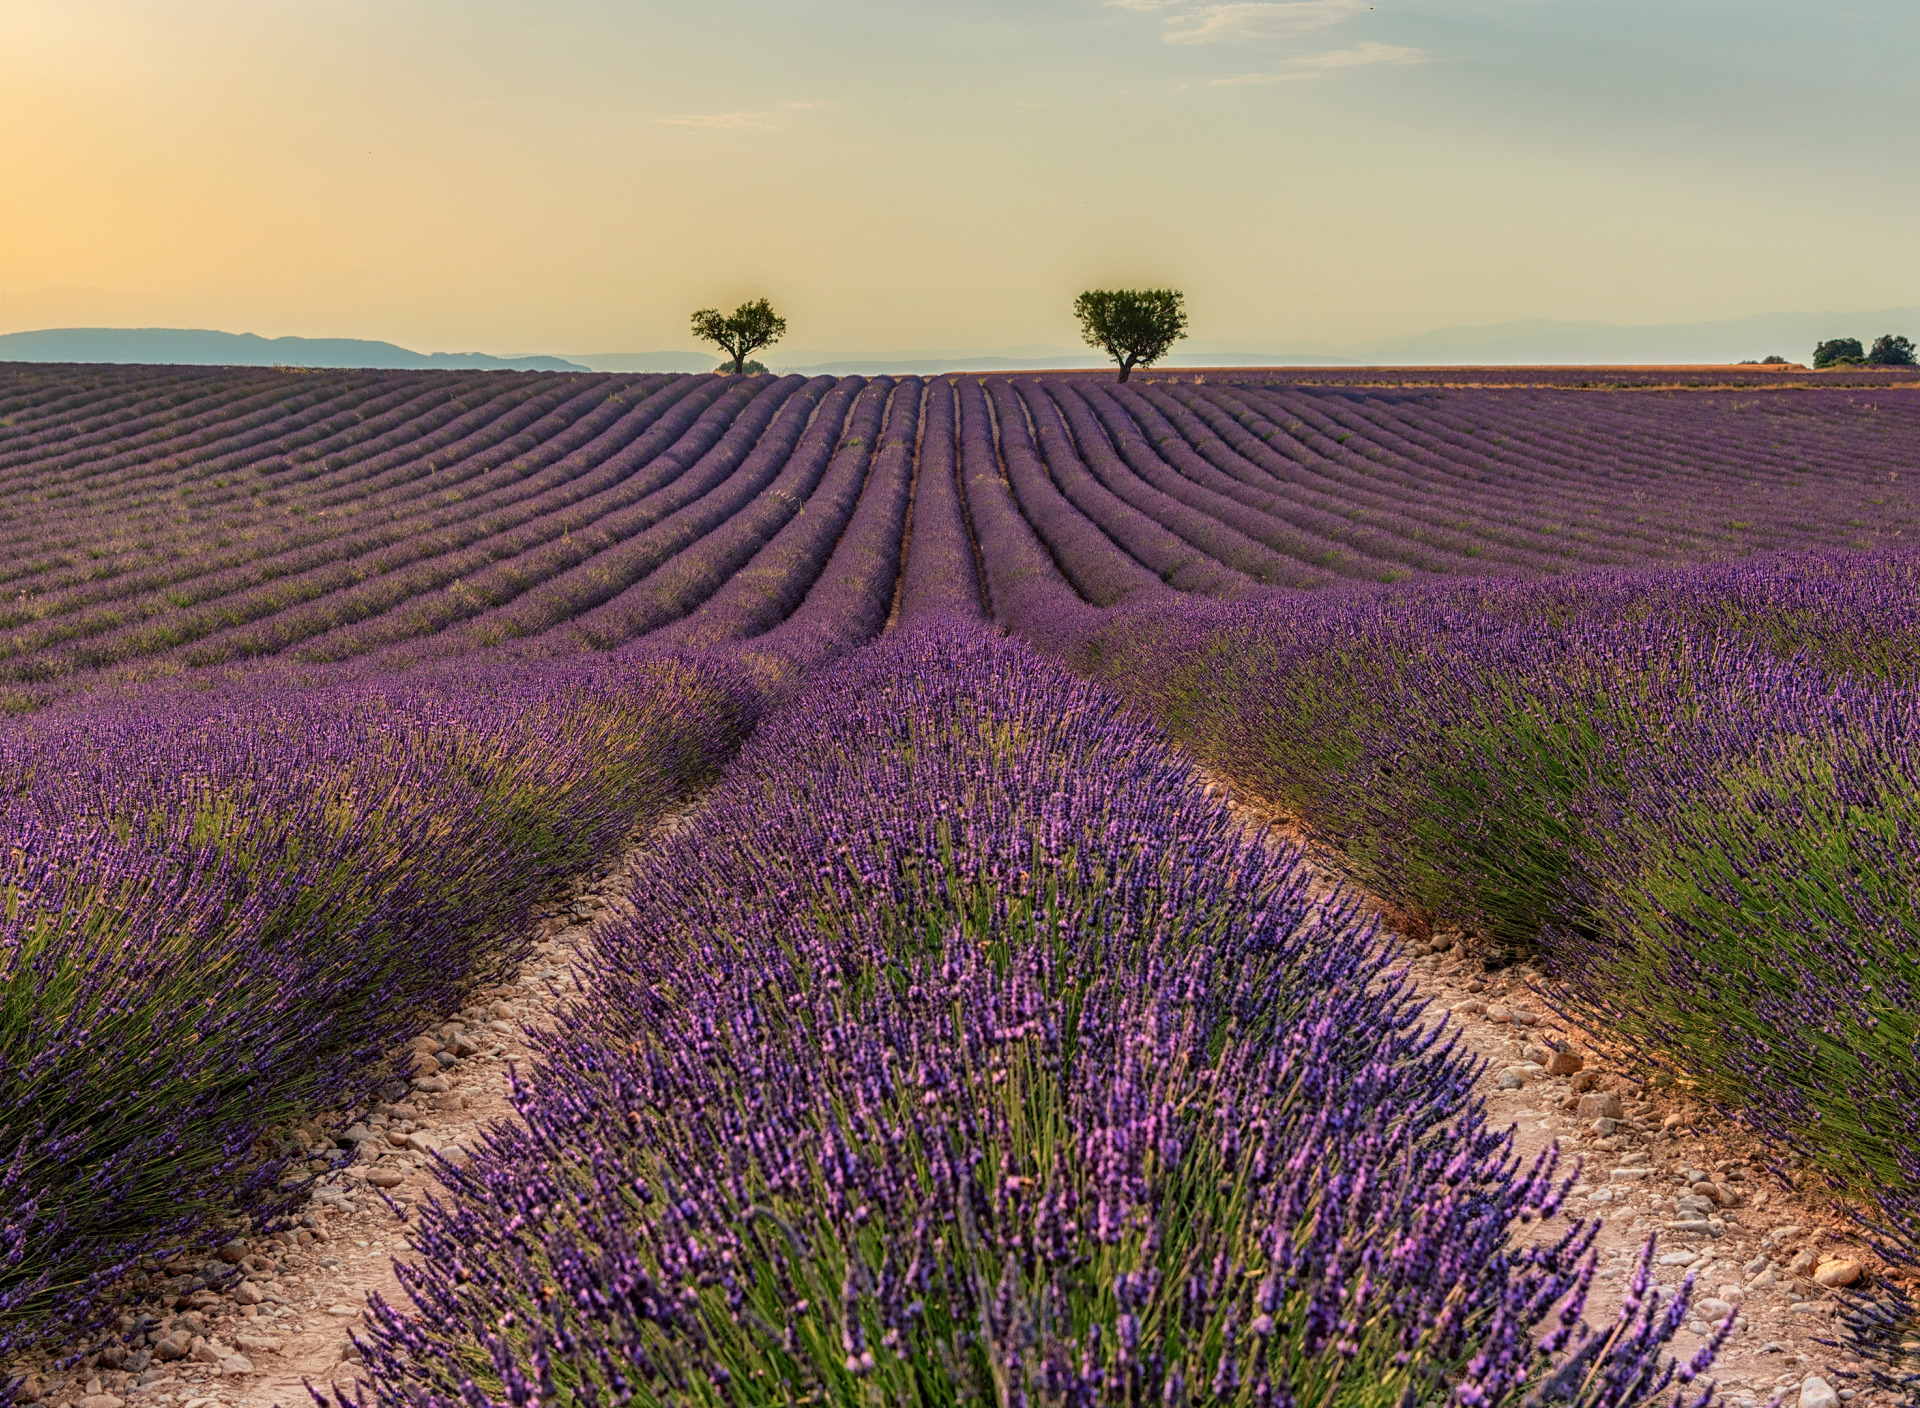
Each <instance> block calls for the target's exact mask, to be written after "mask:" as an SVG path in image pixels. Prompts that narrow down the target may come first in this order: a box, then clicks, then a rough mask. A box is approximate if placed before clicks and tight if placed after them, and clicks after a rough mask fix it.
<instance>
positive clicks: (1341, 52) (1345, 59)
mask: <svg viewBox="0 0 1920 1408" xmlns="http://www.w3.org/2000/svg"><path fill="white" fill-rule="evenodd" d="M1426 61H1427V51H1426V50H1425V49H1415V48H1412V47H1410V46H1408V45H1406V44H1381V43H1378V42H1376V41H1375V40H1372V39H1363V40H1361V41H1360V42H1359V43H1358V44H1355V45H1353V46H1352V47H1351V48H1347V49H1332V50H1329V51H1328V52H1327V53H1324V54H1315V55H1313V56H1312V57H1311V58H1305V59H1291V60H1289V61H1288V62H1290V63H1295V64H1299V65H1300V66H1301V67H1303V68H1316V69H1323V70H1324V69H1331V68H1364V67H1365V66H1366V65H1368V64H1423V63H1425V62H1426Z"/></svg>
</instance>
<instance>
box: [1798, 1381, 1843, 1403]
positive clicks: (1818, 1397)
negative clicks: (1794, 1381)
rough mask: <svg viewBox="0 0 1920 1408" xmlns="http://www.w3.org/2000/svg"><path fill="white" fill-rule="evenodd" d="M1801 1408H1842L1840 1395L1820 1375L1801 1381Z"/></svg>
mask: <svg viewBox="0 0 1920 1408" xmlns="http://www.w3.org/2000/svg"><path fill="white" fill-rule="evenodd" d="M1800 1408H1840V1395H1839V1394H1837V1393H1835V1392H1834V1391H1833V1385H1831V1384H1829V1383H1828V1382H1827V1381H1826V1380H1825V1379H1823V1378H1821V1377H1820V1376H1819V1375H1818V1374H1809V1375H1807V1377H1806V1378H1804V1379H1802V1380H1801V1381H1800Z"/></svg>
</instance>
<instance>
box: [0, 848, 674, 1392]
mask: <svg viewBox="0 0 1920 1408" xmlns="http://www.w3.org/2000/svg"><path fill="white" fill-rule="evenodd" d="M644 849H645V845H644V842H643V840H642V839H641V838H635V839H634V842H633V844H632V845H631V847H630V849H629V850H628V852H627V853H626V854H625V855H624V856H622V857H621V859H620V861H619V862H618V863H617V864H615V865H613V866H611V867H610V868H608V869H607V870H606V871H605V872H604V873H603V874H601V875H600V876H598V877H597V878H596V879H594V880H592V881H586V880H583V881H581V882H579V883H577V884H576V885H574V886H573V887H571V893H570V894H569V896H568V897H567V898H565V899H564V900H561V901H558V902H556V903H553V904H549V905H546V906H543V907H542V909H541V911H539V914H540V917H539V919H538V923H539V933H540V943H539V945H538V947H537V949H536V951H535V954H534V956H533V958H532V959H531V960H530V961H529V962H528V963H527V964H526V966H525V967H524V968H523V969H522V971H521V973H520V975H519V977H518V978H517V979H516V980H515V981H514V982H511V983H507V984H503V985H500V986H498V987H493V988H489V989H487V990H485V991H484V992H480V993H476V994H474V995H473V998H472V1000H471V1002H470V1003H469V1005H468V1006H467V1007H466V1008H464V1009H463V1010H462V1011H460V1012H456V1013H450V1014H448V1015H447V1017H446V1019H445V1020H443V1021H438V1022H434V1023H431V1024H427V1025H425V1026H424V1029H423V1031H422V1033H421V1035H420V1036H419V1037H418V1038H417V1039H416V1040H415V1043H414V1047H415V1054H414V1058H413V1059H414V1073H413V1076H412V1078H411V1079H410V1080H408V1081H407V1082H405V1083H404V1084H396V1085H395V1086H393V1087H390V1088H389V1089H387V1090H386V1091H383V1092H382V1094H384V1095H386V1096H388V1097H389V1098H388V1099H386V1100H383V1101H381V1102H379V1103H377V1104H371V1105H369V1106H367V1107H366V1108H365V1109H362V1110H357V1111H352V1112H346V1116H350V1117H336V1119H335V1120H333V1121H331V1122H330V1123H329V1128H330V1129H331V1131H332V1133H331V1135H329V1134H328V1133H325V1132H323V1131H322V1130H321V1129H319V1128H318V1127H313V1128H309V1129H305V1130H301V1131H296V1132H294V1134H293V1136H292V1137H296V1138H300V1139H302V1140H304V1141H305V1142H306V1144H307V1145H308V1147H309V1149H310V1151H311V1152H312V1153H313V1154H315V1155H316V1156H318V1157H317V1158H316V1160H315V1161H313V1162H311V1163H310V1164H309V1165H308V1167H309V1169H310V1170H311V1171H313V1172H315V1173H321V1174H322V1175H323V1176H322V1177H321V1178H320V1179H319V1181H318V1182H317V1183H316V1185H315V1187H314V1190H313V1192H312V1195H311V1198H310V1201H309V1202H308V1204H307V1207H306V1210H305V1212H304V1213H303V1215H302V1216H301V1218H300V1224H301V1225H300V1227H299V1228H298V1229H296V1230H294V1231H290V1232H281V1233H278V1234H276V1235H274V1236H271V1237H256V1238H248V1239H242V1240H236V1241H234V1242H232V1243H230V1244H229V1245H227V1246H225V1247H222V1248H221V1249H220V1251H219V1253H218V1254H217V1256H215V1257H212V1258H208V1257H204V1256H199V1257H183V1258H178V1259H176V1260H174V1261H171V1262H167V1263H165V1264H164V1265H158V1264H156V1265H153V1266H151V1267H150V1268H148V1271H147V1276H148V1279H149V1281H150V1282H151V1283H153V1290H152V1291H150V1292H149V1294H148V1296H147V1297H146V1299H145V1300H144V1301H142V1302H141V1303H137V1304H134V1305H130V1306H129V1307H128V1309H127V1312H126V1313H125V1314H124V1315H123V1316H122V1317H121V1319H120V1322H119V1325H118V1326H117V1327H116V1330H115V1332H114V1333H113V1334H112V1335H111V1336H110V1337H109V1339H110V1341H111V1343H109V1344H108V1345H107V1347H106V1348H104V1349H103V1350H99V1351H96V1352H94V1353H90V1354H87V1355H86V1356H85V1357H84V1358H83V1359H82V1360H81V1361H80V1363H79V1364H78V1365H76V1366H74V1367H72V1368H70V1369H68V1370H66V1371H64V1372H63V1371H59V1370H56V1369H54V1368H53V1367H51V1366H49V1365H47V1364H45V1363H42V1364H38V1365H29V1366H23V1367H24V1368H26V1369H28V1370H30V1371H31V1376H30V1378H29V1379H28V1382H27V1384H26V1392H25V1393H24V1394H23V1395H22V1398H21V1401H22V1402H26V1403H40V1404H44V1405H46V1408H270V1405H274V1404H282V1405H286V1408H298V1405H308V1404H310V1403H311V1400H310V1399H309V1397H308V1392H307V1388H308V1386H309V1385H311V1386H312V1387H314V1388H316V1389H321V1390H323V1391H324V1390H325V1389H327V1388H329V1387H334V1388H338V1389H341V1390H344V1391H346V1392H347V1393H349V1394H351V1393H352V1392H353V1390H354V1386H355V1385H356V1383H358V1382H359V1380H360V1377H361V1374H360V1366H359V1363H358V1359H359V1354H358V1351H356V1350H355V1349H354V1347H353V1344H352V1342H351V1340H350V1338H349V1336H350V1334H351V1333H352V1332H355V1331H363V1330H364V1326H363V1321H362V1315H363V1312H364V1310H365V1308H366V1305H367V1297H368V1295H369V1294H370V1293H374V1292H377V1293H378V1294H379V1295H380V1296H382V1297H383V1298H385V1299H386V1300H388V1301H389V1302H392V1301H396V1300H397V1301H399V1302H401V1303H403V1304H404V1303H405V1296H404V1293H403V1292H402V1291H401V1289H400V1284H399V1281H398V1279H397V1278H396V1277H395V1275H394V1270H393V1266H394V1262H395V1261H396V1260H400V1261H404V1260H406V1259H407V1258H408V1257H409V1256H410V1255H411V1252H412V1248H411V1245H410V1244H409V1242H408V1239H407V1238H408V1230H409V1224H408V1221H407V1220H405V1219H406V1215H407V1214H408V1213H409V1211H410V1209H411V1208H412V1207H413V1206H414V1205H415V1204H417V1203H419V1202H420V1200H421V1199H423V1198H426V1197H428V1196H430V1195H432V1194H433V1193H434V1192H435V1191H436V1190H437V1189H438V1187H439V1183H438V1180H437V1179H436V1178H435V1176H434V1168H435V1155H436V1154H437V1155H439V1156H440V1157H444V1158H448V1159H450V1160H452V1161H454V1162H456V1163H458V1162H461V1161H463V1160H464V1158H465V1153H464V1150H465V1149H466V1148H467V1147H469V1146H471V1145H472V1144H473V1142H474V1141H475V1140H476V1139H477V1138H478V1136H479V1135H480V1133H481V1132H482V1130H483V1129H484V1128H485V1127H486V1126H487V1125H488V1124H489V1123H491V1122H492V1121H495V1120H498V1119H500V1118H502V1117H504V1116H508V1115H510V1114H511V1106H510V1104H509V1102H508V1099H507V1089H508V1071H509V1068H510V1066H512V1065H513V1064H514V1063H515V1062H516V1061H519V1062H521V1064H522V1065H524V1056H525V1052H526V1040H525V1035H524V1029H526V1028H539V1027H542V1026H545V1025H546V1024H547V1023H548V1022H549V1021H550V1020H551V1018H552V1014H553V1011H554V1009H555V1008H556V1007H557V1006H559V1005H560V1003H561V1002H562V1001H563V1000H564V999H565V997H566V995H567V994H568V993H569V992H570V991H572V990H573V978H572V975H571V972H570V968H569V960H570V959H571V957H572V956H573V953H574V950H575V949H576V947H577V946H578V945H579V944H580V943H581V941H582V940H584V939H585V938H586V935H587V931H588V928H589V927H590V926H591V925H592V924H593V923H594V922H595V921H596V920H598V919H599V918H601V917H602V916H603V915H605V914H606V913H607V912H608V909H609V907H610V906H611V905H613V904H615V903H617V902H621V901H622V900H623V898H624V896H625V895H626V894H627V892H628V889H629V886H630V876H631V871H632V868H633V866H634V865H636V864H637V863H638V862H639V858H640V856H641V855H642V854H643V853H644ZM349 1153H350V1154H351V1158H350V1160H349V1161H346V1162H345V1166H344V1168H336V1167H335V1165H337V1164H338V1163H340V1162H341V1161H342V1160H343V1158H344V1156H346V1155H348V1154H349ZM389 1202H391V1204H392V1206H389ZM396 1209H397V1211H396ZM154 1291H157V1292H158V1293H157V1294H155V1293H153V1292H154ZM130 1345H137V1346H138V1347H137V1348H130V1347H129V1346H130Z"/></svg>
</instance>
